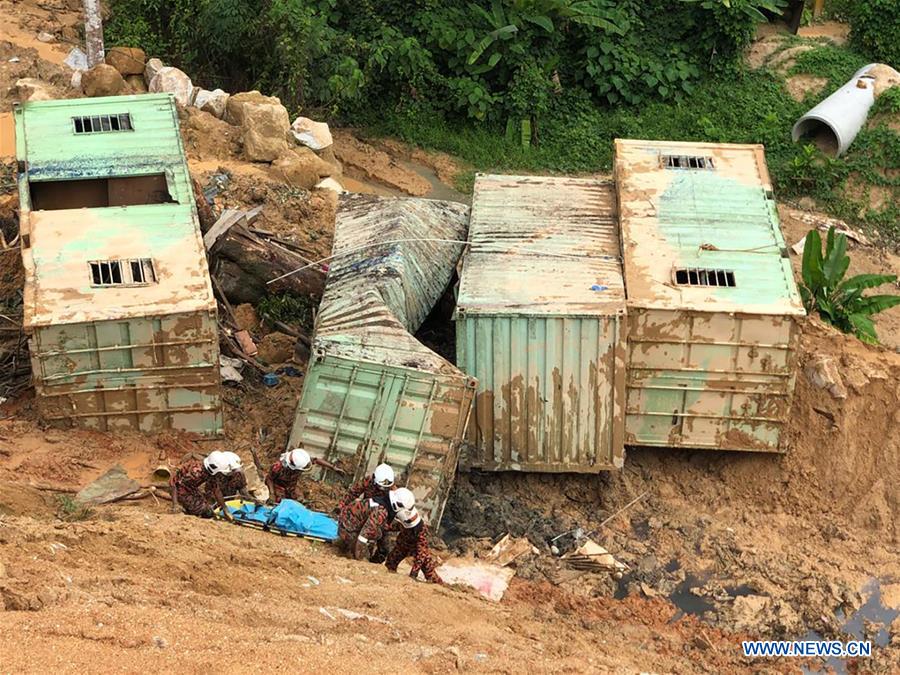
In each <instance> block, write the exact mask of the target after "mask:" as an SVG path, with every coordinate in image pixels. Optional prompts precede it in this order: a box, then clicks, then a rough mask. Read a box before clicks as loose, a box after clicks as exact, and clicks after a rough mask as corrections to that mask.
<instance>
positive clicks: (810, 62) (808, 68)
mask: <svg viewBox="0 0 900 675" xmlns="http://www.w3.org/2000/svg"><path fill="white" fill-rule="evenodd" d="M868 63H870V62H869V61H868V60H867V59H866V58H865V57H864V56H862V55H860V54H857V53H856V52H855V51H853V50H851V49H847V48H846V47H838V46H836V45H833V44H822V45H819V46H817V47H814V48H813V49H811V50H809V51H808V52H803V53H801V54H798V55H797V58H796V61H795V63H794V65H793V67H792V68H791V71H790V74H791V75H812V76H813V77H821V78H824V79H826V80H828V84H827V85H825V89H826V90H827V91H828V92H831V91H832V90H834V89H837V88H838V87H840V86H841V85H843V84H844V83H845V82H847V80H849V79H850V77H851V76H852V75H853V73H855V72H856V71H857V70H859V69H860V68H862V67H863V66H865V65H867V64H868Z"/></svg>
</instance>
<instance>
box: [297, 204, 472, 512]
mask: <svg viewBox="0 0 900 675" xmlns="http://www.w3.org/2000/svg"><path fill="white" fill-rule="evenodd" d="M467 215H468V209H467V207H465V206H463V205H461V204H452V203H449V202H438V201H431V200H424V199H381V198H377V197H370V196H364V195H345V196H343V197H342V198H341V203H340V207H339V209H338V216H337V221H336V224H335V235H334V253H335V254H336V255H338V257H336V258H335V259H334V260H333V261H332V263H331V268H330V270H329V272H328V279H327V281H326V286H325V292H324V295H323V297H322V302H321V305H320V311H319V315H318V318H317V320H316V335H315V340H314V344H313V356H312V359H311V361H310V366H309V370H308V372H307V375H306V380H305V382H304V384H303V393H302V395H301V399H300V402H299V405H298V407H297V413H296V419H295V421H294V427H293V430H292V432H291V437H290V440H289V445H291V446H296V445H299V444H302V445H303V447H304V448H306V450H307V451H308V452H309V453H310V454H311V455H312V456H314V457H321V458H324V459H327V460H329V461H330V462H333V463H337V464H338V465H341V466H342V468H345V469H347V470H348V471H349V473H350V478H352V479H358V478H360V477H362V476H363V475H365V474H368V473H371V472H372V471H373V470H374V469H375V467H376V466H377V465H378V464H379V463H381V462H387V463H388V464H390V465H391V466H392V467H393V468H394V469H395V471H397V472H398V474H399V475H398V481H397V484H398V485H406V486H408V487H409V488H410V489H411V490H412V491H413V493H414V494H415V495H416V503H417V506H418V508H419V509H420V510H421V511H422V512H423V513H425V514H426V516H427V517H428V518H429V521H430V522H431V524H432V525H434V526H437V525H438V524H439V523H440V520H441V515H442V513H443V509H444V504H445V503H446V500H447V496H448V494H449V492H450V487H451V486H452V483H453V479H454V477H455V474H456V466H457V462H458V458H459V450H460V444H461V441H462V438H463V435H464V434H465V430H466V425H467V424H468V420H469V412H470V410H471V404H472V397H473V394H474V386H475V385H474V382H473V381H471V380H470V378H468V377H466V375H465V374H464V373H462V372H461V371H459V370H458V369H457V368H455V367H454V366H453V364H451V363H449V362H448V361H446V360H445V359H443V358H442V357H440V356H439V355H437V354H435V353H434V352H432V351H431V350H430V349H428V348H427V347H425V346H424V345H423V344H422V343H420V342H419V341H418V340H416V339H415V338H414V337H413V336H412V335H411V332H415V331H416V330H417V329H418V328H419V326H420V325H421V324H422V322H423V321H424V320H425V318H426V317H427V316H428V313H429V312H430V311H431V308H432V307H433V306H434V304H435V303H436V302H437V300H438V299H439V298H440V297H441V294H442V293H443V292H444V290H445V289H446V288H447V285H448V284H449V282H450V278H451V276H452V274H453V270H454V268H455V265H456V261H457V260H458V258H459V255H460V252H461V250H462V242H463V241H464V240H465V233H466V217H467ZM453 241H459V242H460V244H458V245H454V244H453V243H452V242H453ZM328 473H330V472H328ZM325 477H327V478H328V479H338V478H339V477H337V476H333V475H327V476H325Z"/></svg>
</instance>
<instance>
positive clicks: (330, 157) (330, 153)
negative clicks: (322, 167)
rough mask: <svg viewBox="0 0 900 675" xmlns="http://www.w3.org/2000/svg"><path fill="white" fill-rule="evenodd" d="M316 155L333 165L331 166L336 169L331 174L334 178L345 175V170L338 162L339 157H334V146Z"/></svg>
mask: <svg viewBox="0 0 900 675" xmlns="http://www.w3.org/2000/svg"><path fill="white" fill-rule="evenodd" d="M316 154H317V155H318V156H319V157H321V158H322V159H324V160H325V161H326V162H328V163H329V164H331V166H332V167H333V168H334V173H332V174H331V175H332V176H340V175H341V174H342V173H344V168H343V167H342V166H341V163H340V162H339V161H338V159H337V157H335V156H334V146H333V145H329V146H328V147H327V148H325V149H323V150H319V151H317V152H316Z"/></svg>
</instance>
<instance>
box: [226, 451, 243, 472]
mask: <svg viewBox="0 0 900 675" xmlns="http://www.w3.org/2000/svg"><path fill="white" fill-rule="evenodd" d="M222 456H223V457H224V458H225V468H224V470H223V471H222V473H224V474H225V475H226V476H227V475H230V474H232V473H238V472H240V471H243V470H244V466H243V464H242V463H241V458H240V457H238V456H237V454H236V453H234V452H228V451H226V452H223V453H222Z"/></svg>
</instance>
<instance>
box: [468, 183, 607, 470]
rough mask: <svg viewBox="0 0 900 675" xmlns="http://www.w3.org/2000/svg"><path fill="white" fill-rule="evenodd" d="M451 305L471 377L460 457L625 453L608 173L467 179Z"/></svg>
mask: <svg viewBox="0 0 900 675" xmlns="http://www.w3.org/2000/svg"><path fill="white" fill-rule="evenodd" d="M469 242H470V246H469V250H468V251H467V253H466V254H465V257H464V260H463V265H462V272H461V275H460V284H459V294H458V298H457V310H456V359H457V365H458V366H459V367H460V368H462V369H463V370H464V371H465V372H466V373H468V374H469V375H471V376H472V377H474V378H475V379H477V380H478V390H477V394H476V398H475V406H474V410H473V416H472V422H471V423H470V425H469V434H468V441H467V445H466V452H465V454H464V458H463V464H464V466H465V467H467V468H478V469H483V470H491V471H503V470H513V471H547V472H564V471H570V472H581V473H593V472H599V471H602V470H608V469H615V468H620V467H621V466H622V464H623V462H624V407H623V406H624V390H625V325H624V321H625V290H624V285H623V279H622V268H621V261H620V257H619V237H618V228H617V223H616V204H615V191H614V188H613V184H612V182H611V181H608V180H597V179H592V178H548V177H538V176H486V175H485V176H483V175H479V176H477V177H476V180H475V191H474V196H473V202H472V214H471V218H470V226H469Z"/></svg>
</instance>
